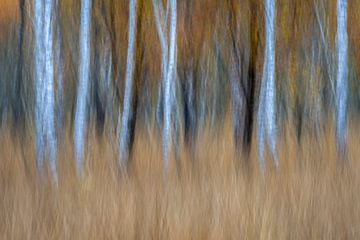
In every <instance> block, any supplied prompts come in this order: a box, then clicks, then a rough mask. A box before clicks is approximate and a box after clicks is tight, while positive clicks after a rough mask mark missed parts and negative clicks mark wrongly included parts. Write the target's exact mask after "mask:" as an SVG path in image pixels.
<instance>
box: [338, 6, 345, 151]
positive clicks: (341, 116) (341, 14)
mask: <svg viewBox="0 0 360 240" xmlns="http://www.w3.org/2000/svg"><path fill="white" fill-rule="evenodd" d="M337 57H338V69H337V82H336V145H337V150H338V153H339V154H340V155H344V154H345V151H346V138H347V129H346V128H347V126H346V125H347V116H346V115H347V114H346V112H347V95H348V83H347V78H348V66H347V65H348V35H347V0H338V1H337Z"/></svg>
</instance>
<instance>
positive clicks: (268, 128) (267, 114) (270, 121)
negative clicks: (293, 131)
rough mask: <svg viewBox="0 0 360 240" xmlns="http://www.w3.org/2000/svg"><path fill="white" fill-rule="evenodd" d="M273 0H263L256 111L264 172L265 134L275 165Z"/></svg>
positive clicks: (261, 162) (259, 149)
mask: <svg viewBox="0 0 360 240" xmlns="http://www.w3.org/2000/svg"><path fill="white" fill-rule="evenodd" d="M275 14H276V12H275V0H265V19H266V20H265V24H266V26H265V28H266V31H265V32H266V33H265V55H264V59H265V60H264V72H263V79H262V83H261V90H260V103H259V113H258V124H259V125H258V151H259V164H260V170H261V172H262V173H263V174H265V144H264V143H265V136H266V142H267V145H268V146H269V150H270V153H271V155H272V158H273V160H274V161H275V165H276V166H278V159H277V156H276V141H277V136H276V135H277V133H276V106H275V103H276V85H275Z"/></svg>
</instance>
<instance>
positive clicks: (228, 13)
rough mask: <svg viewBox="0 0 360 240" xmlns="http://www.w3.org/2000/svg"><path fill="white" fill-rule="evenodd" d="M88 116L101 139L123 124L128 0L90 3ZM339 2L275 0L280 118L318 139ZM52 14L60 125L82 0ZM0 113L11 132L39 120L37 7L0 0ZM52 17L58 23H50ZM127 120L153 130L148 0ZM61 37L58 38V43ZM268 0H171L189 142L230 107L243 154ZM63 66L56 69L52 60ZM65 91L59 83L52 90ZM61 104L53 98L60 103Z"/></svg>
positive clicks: (140, 11) (153, 54)
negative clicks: (131, 112) (130, 113)
mask: <svg viewBox="0 0 360 240" xmlns="http://www.w3.org/2000/svg"><path fill="white" fill-rule="evenodd" d="M160 1H161V0H160ZM162 3H163V4H164V6H165V8H166V5H167V3H166V1H163V2H162ZM92 4H93V6H92V10H91V11H92V12H91V21H92V24H91V49H90V53H91V63H90V79H89V81H90V95H89V99H88V109H89V111H88V114H87V115H88V116H87V118H88V119H89V120H90V121H89V122H90V124H91V126H94V127H95V128H96V130H97V134H98V136H99V137H101V136H103V135H104V134H105V135H106V136H107V137H111V136H114V135H116V134H117V132H118V129H119V126H120V125H119V124H120V123H119V121H120V118H119V115H121V113H122V106H123V99H124V89H125V71H126V58H127V47H128V33H129V30H128V21H129V1H127V0H93V2H92ZM336 4H337V3H336V0H329V1H327V0H303V1H288V0H276V18H275V19H276V23H275V25H276V27H275V29H276V30H275V31H276V35H275V36H276V41H275V42H276V59H275V69H276V74H275V76H276V78H275V79H276V92H277V94H276V109H277V111H276V112H277V114H276V122H277V127H278V130H279V132H280V134H281V132H282V131H283V130H285V126H288V125H289V124H290V125H293V126H294V129H295V131H296V137H297V140H298V142H299V143H301V140H302V136H303V135H304V134H310V135H313V136H315V137H319V135H320V134H321V132H322V131H323V128H324V126H325V124H326V123H327V122H328V121H329V119H332V117H333V113H334V104H335V86H336V70H337V62H336V60H337V58H336V44H337V42H336V30H337V28H336V26H337V25H336V22H337V20H336V17H337V14H336V9H337V6H336ZM55 5H56V6H57V8H56V11H53V16H52V17H53V18H54V19H56V22H57V23H56V24H53V26H55V27H54V29H56V30H55V32H56V34H57V37H56V38H55V43H54V46H59V48H60V49H61V51H60V53H59V54H60V55H59V56H58V59H61V61H58V62H57V61H55V65H56V66H57V67H56V69H57V70H56V71H61V72H62V73H61V74H62V76H61V79H62V81H61V82H59V74H58V72H56V73H55V75H56V76H57V77H55V89H54V91H55V92H61V93H59V94H55V95H56V99H55V100H56V102H57V105H56V106H58V107H57V108H56V113H57V114H60V115H61V117H60V119H63V121H61V122H60V123H57V126H58V134H62V133H61V132H63V130H64V129H65V128H64V126H66V127H67V128H68V129H70V131H72V130H73V128H74V118H75V116H74V115H75V108H76V106H75V103H76V89H77V86H78V65H79V31H80V29H79V28H80V17H79V16H80V8H81V3H80V0H61V1H60V0H58V1H56V4H55ZM0 9H1V10H0V120H1V123H2V126H3V127H8V126H10V125H11V126H12V128H13V129H14V132H15V133H16V134H18V135H20V136H21V135H22V134H25V133H26V130H29V129H32V127H33V126H34V104H35V93H34V92H35V90H34V74H33V72H34V61H33V59H34V56H33V54H34V51H33V50H34V28H33V21H34V14H33V12H34V4H33V1H30V0H18V1H10V0H3V1H2V2H1V3H0ZM359 13H360V4H359V3H358V2H357V1H349V2H348V29H347V30H348V36H349V58H348V69H349V74H348V85H349V95H348V104H349V107H348V112H349V114H350V118H358V114H359V113H360V111H359V110H360V99H359V98H360V91H359V90H360V89H359V83H360V81H359V79H358V76H359V70H360V68H359V63H360V59H359V57H360V52H359V49H358V47H357V43H358V40H359V37H360V29H359V27H360V24H359V23H360V16H359V15H360V14H359ZM54 22H55V21H54ZM136 31H137V32H136V49H135V55H134V56H135V66H134V91H133V92H134V97H133V101H132V109H133V110H134V122H133V123H132V124H131V127H132V128H134V129H143V130H145V131H148V132H149V133H152V130H151V129H152V128H153V127H154V126H156V121H157V120H156V118H157V117H156V115H157V110H156V109H157V105H159V104H160V103H159V84H160V80H161V71H162V66H161V64H162V61H161V59H162V55H161V53H162V52H161V46H160V41H159V38H158V33H157V30H156V20H155V17H154V6H153V4H152V0H138V1H137V28H136ZM57 44H58V45H57ZM264 49H265V14H264V1H263V0H226V1H220V0H219V1H218V0H196V1H194V0H184V1H178V3H177V52H176V59H177V60H176V61H177V68H176V78H175V92H176V93H175V99H176V101H175V102H176V105H177V106H179V107H178V108H179V109H181V111H179V113H178V115H177V120H178V122H179V123H178V125H179V129H180V130H179V131H180V132H181V133H182V134H180V135H181V136H183V138H184V140H185V142H186V143H188V145H189V148H193V147H194V146H195V145H196V144H195V142H196V138H197V137H198V135H199V134H200V133H201V130H203V129H204V128H205V126H211V129H218V130H221V127H222V126H223V123H224V119H225V117H226V116H227V114H229V113H231V116H232V119H233V128H234V138H235V142H236V144H238V145H239V150H241V153H242V154H244V155H247V154H248V153H249V150H250V147H251V142H252V137H253V136H254V134H253V131H254V129H255V128H256V124H255V121H256V116H257V115H256V112H257V109H258V105H259V94H260V86H261V80H262V76H263V64H264V60H263V58H264ZM59 64H61V67H59V66H58V65H59ZM59 89H60V90H59ZM59 106H60V107H59Z"/></svg>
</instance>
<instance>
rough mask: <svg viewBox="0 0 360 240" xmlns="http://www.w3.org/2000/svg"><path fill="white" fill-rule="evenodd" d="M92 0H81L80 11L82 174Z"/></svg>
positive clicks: (77, 137) (78, 147) (78, 141)
mask: <svg viewBox="0 0 360 240" xmlns="http://www.w3.org/2000/svg"><path fill="white" fill-rule="evenodd" d="M91 7H92V0H82V1H81V13H80V15H81V16H80V35H79V39H80V58H79V76H78V78H79V80H78V89H77V99H76V112H75V132H74V142H75V158H76V167H77V170H78V173H79V174H80V175H82V171H83V159H84V145H85V134H86V128H87V114H88V98H89V74H90V29H91Z"/></svg>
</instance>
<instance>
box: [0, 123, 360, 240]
mask: <svg viewBox="0 0 360 240" xmlns="http://www.w3.org/2000/svg"><path fill="white" fill-rule="evenodd" d="M227 125H228V124H227ZM289 129H290V128H289ZM327 129H332V128H330V127H329V128H327ZM358 132H359V129H358V128H355V127H351V130H350V131H349V151H348V159H347V160H346V162H342V161H339V160H338V159H337V158H336V152H335V143H334V137H333V136H334V132H333V130H326V133H324V134H323V135H322V136H320V137H319V138H318V139H316V138H315V137H311V136H304V137H303V140H302V145H301V148H300V147H298V143H297V142H296V141H295V139H296V138H295V137H294V134H293V132H292V130H287V131H285V132H283V133H282V136H281V137H280V142H279V158H280V168H279V169H278V170H276V169H274V167H271V166H272V164H271V161H269V160H268V161H267V166H268V168H267V169H268V172H267V175H266V177H262V176H261V174H259V169H258V167H257V156H256V151H254V150H253V151H252V152H251V154H250V158H249V160H248V162H247V163H246V161H244V159H242V158H241V156H240V155H241V154H240V153H238V154H236V153H235V149H234V147H233V142H232V140H231V136H232V135H231V131H230V128H228V127H225V129H224V130H223V131H222V130H220V131H219V133H217V134H215V133H210V131H208V130H207V131H205V134H204V135H203V136H202V137H199V140H198V141H197V146H196V148H195V150H194V151H193V154H190V153H191V151H189V149H187V148H186V147H185V146H181V153H180V155H181V170H180V171H179V172H178V173H177V171H176V169H175V164H172V166H171V170H170V173H169V175H168V177H167V178H165V177H164V175H163V171H162V162H161V148H160V146H161V144H160V141H157V140H156V139H155V138H149V137H148V136H149V135H148V134H145V131H142V133H140V134H138V135H137V137H136V140H135V146H134V155H133V158H132V160H131V163H130V166H129V171H128V175H127V176H124V175H123V176H119V174H118V173H117V168H116V151H115V149H116V148H115V146H116V144H114V143H115V141H114V142H113V144H111V143H110V142H112V141H110V140H107V139H103V140H99V139H97V138H96V137H95V134H91V133H90V134H89V136H90V137H89V143H88V150H87V156H86V163H87V164H86V173H85V174H84V177H83V179H81V180H80V179H79V178H78V177H77V176H76V172H75V164H74V158H73V154H72V152H73V148H72V144H71V141H70V140H69V139H71V136H72V135H70V134H69V135H68V136H66V139H67V140H66V141H65V143H64V144H63V146H62V147H60V150H59V153H60V154H59V155H60V156H59V183H58V186H57V187H54V185H53V184H52V183H51V181H48V180H49V179H50V178H49V177H46V179H44V180H42V181H40V180H39V179H38V177H37V175H36V170H35V156H34V146H33V142H34V139H33V137H31V136H29V137H26V139H24V138H22V139H21V140H20V139H19V138H16V137H12V135H11V134H10V133H9V132H8V131H7V130H6V131H3V132H2V133H1V134H0V159H1V161H0V194H1V196H0V239H39V240H40V239H360V174H359V173H360V161H359V157H360V147H359V138H358ZM155 135H156V134H155V131H154V134H152V136H155ZM253 146H254V147H255V146H256V144H255V141H254V144H253ZM254 147H253V148H254ZM172 162H174V161H172Z"/></svg>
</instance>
